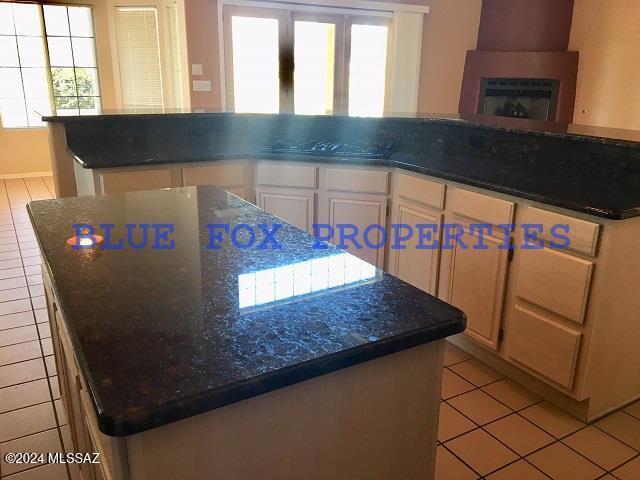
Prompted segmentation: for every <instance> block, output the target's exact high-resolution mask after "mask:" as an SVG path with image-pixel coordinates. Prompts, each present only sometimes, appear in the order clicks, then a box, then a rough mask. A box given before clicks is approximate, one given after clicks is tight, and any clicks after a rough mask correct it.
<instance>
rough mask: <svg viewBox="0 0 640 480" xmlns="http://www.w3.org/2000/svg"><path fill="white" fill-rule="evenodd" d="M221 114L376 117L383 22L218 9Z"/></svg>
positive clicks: (381, 94) (380, 106)
mask: <svg viewBox="0 0 640 480" xmlns="http://www.w3.org/2000/svg"><path fill="white" fill-rule="evenodd" d="M223 22H224V31H225V35H224V42H225V45H224V50H225V83H226V85H225V90H226V105H227V110H230V111H235V112H256V113H278V112H281V113H291V112H295V113H297V114H306V115H325V114H331V113H342V114H346V113H348V114H350V115H361V116H381V115H382V113H383V111H384V100H385V84H386V65H387V44H388V30H389V25H388V19H387V18H384V17H380V18H373V17H372V18H363V17H354V16H347V15H339V14H319V13H315V12H313V13H309V12H295V11H289V10H279V9H266V8H265V9H259V8H249V7H246V8H245V7H225V8H224V16H223Z"/></svg>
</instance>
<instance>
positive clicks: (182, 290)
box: [28, 187, 465, 436]
mask: <svg viewBox="0 0 640 480" xmlns="http://www.w3.org/2000/svg"><path fill="white" fill-rule="evenodd" d="M28 212H29V215H30V218H31V220H32V223H33V224H34V230H35V233H36V236H37V239H38V242H39V245H40V248H41V251H42V255H43V265H44V268H46V269H47V270H48V272H49V274H50V275H51V277H52V279H53V289H54V291H55V293H56V296H57V298H58V302H59V307H60V310H61V312H62V314H63V316H64V319H65V322H66V326H67V329H68V331H69V334H70V337H71V342H72V345H73V348H74V350H75V353H76V356H77V359H78V362H79V367H80V370H81V372H82V375H83V376H84V378H85V380H86V383H87V385H88V388H89V390H90V392H89V393H90V397H91V400H92V402H93V405H94V407H95V410H96V414H97V418H98V424H99V428H100V429H101V431H102V432H103V433H105V434H107V435H112V436H124V435H131V434H134V433H137V432H140V431H144V430H147V429H150V428H153V427H156V426H160V425H163V424H167V423H170V422H174V421H177V420H180V419H183V418H186V417H189V416H193V415H196V414H198V413H202V412H205V411H208V410H211V409H214V408H218V407H222V406H224V405H227V404H230V403H234V402H237V401H240V400H243V399H246V398H250V397H253V396H257V395H260V394H264V393H266V392H269V391H271V390H274V389H277V388H281V387H284V386H287V385H291V384H294V383H297V382H300V381H303V380H306V379H310V378H313V377H316V376H319V375H323V374H325V373H328V372H331V371H335V370H339V369H343V368H346V367H349V366H351V365H355V364H357V363H360V362H364V361H368V360H372V359H375V358H378V357H381V356H384V355H388V354H391V353H394V352H398V351H401V350H404V349H408V348H411V347H413V346H417V345H420V344H424V343H427V342H430V341H434V340H436V339H440V338H443V337H446V336H449V335H453V334H456V333H459V332H461V331H462V330H464V326H465V316H464V314H463V313H462V312H461V311H460V310H458V309H457V308H455V307H452V306H450V305H448V304H446V303H444V302H442V301H441V300H439V299H437V298H435V297H432V296H430V295H428V294H426V293H424V292H422V291H420V290H418V289H416V288H414V287H412V286H410V285H408V284H406V283H404V282H402V281H400V280H398V279H396V278H395V277H393V276H391V275H388V274H385V273H383V272H381V271H379V270H377V269H376V268H375V267H373V266H372V265H369V264H367V263H365V262H362V261H360V260H358V259H357V258H355V257H353V256H352V255H349V254H348V253H345V252H344V251H342V250H339V249H336V248H335V247H333V246H329V245H326V248H323V249H317V248H312V247H313V244H314V242H315V239H314V238H313V237H312V236H310V235H308V234H307V233H305V232H303V231H301V230H298V229H297V228H295V227H293V226H291V225H288V224H284V223H283V222H282V221H281V220H279V219H278V218H277V217H274V216H272V215H270V214H268V213H266V212H264V211H262V210H260V209H258V208H257V207H255V206H253V205H251V204H249V203H247V202H245V201H243V200H241V199H240V198H238V197H235V196H234V195H232V194H230V193H227V192H225V191H223V190H220V189H217V188H215V187H185V188H176V189H165V190H156V191H145V192H131V193H127V194H123V195H111V196H103V197H76V198H67V199H60V200H43V201H35V202H31V203H30V204H29V206H28ZM75 223H88V224H92V225H96V226H97V225H99V224H104V223H111V224H114V225H116V227H115V229H114V237H113V238H114V239H117V238H125V239H126V234H125V227H124V224H125V223H130V224H140V223H151V224H173V225H175V227H174V228H175V233H174V234H173V235H171V238H172V239H173V240H174V242H175V248H173V249H164V250H160V249H153V248H151V245H148V246H146V247H144V248H142V249H139V250H136V249H133V248H130V247H127V246H126V245H125V247H124V248H123V249H113V250H105V249H100V248H91V249H86V250H75V249H73V248H72V247H71V246H69V245H67V244H66V240H67V239H68V238H70V237H72V236H73V235H74V233H75V231H74V229H73V228H72V224H75ZM212 223H227V224H231V225H232V226H233V225H238V224H247V225H249V226H257V225H259V224H265V225H273V224H276V223H277V224H283V226H282V227H281V230H280V231H278V233H277V240H278V242H279V243H280V244H281V246H282V248H281V249H270V248H267V249H264V250H259V249H246V250H243V249H239V248H237V247H236V246H234V245H232V244H231V242H230V241H229V239H228V238H226V237H225V239H224V240H223V241H222V242H221V243H220V248H219V249H209V248H207V245H208V243H209V240H210V235H209V231H208V229H207V227H206V225H208V224H212ZM96 233H98V234H103V233H104V232H103V230H101V229H100V228H96ZM136 238H137V240H140V238H139V237H136ZM243 238H244V239H245V240H246V237H243ZM261 238H263V236H262V235H261V234H260V233H258V235H257V237H256V243H257V242H259V241H260V240H261Z"/></svg>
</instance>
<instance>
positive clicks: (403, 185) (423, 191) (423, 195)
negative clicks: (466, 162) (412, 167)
mask: <svg viewBox="0 0 640 480" xmlns="http://www.w3.org/2000/svg"><path fill="white" fill-rule="evenodd" d="M396 189H397V190H396V193H397V194H398V195H400V196H401V197H404V198H408V199H409V200H413V201H415V202H419V203H423V204H425V205H429V206H430V207H434V208H438V209H440V210H442V209H443V208H444V194H445V189H446V187H445V185H442V184H441V183H436V182H432V181H430V180H425V179H422V178H418V177H412V176H410V175H403V174H400V175H398V181H397V183H396Z"/></svg>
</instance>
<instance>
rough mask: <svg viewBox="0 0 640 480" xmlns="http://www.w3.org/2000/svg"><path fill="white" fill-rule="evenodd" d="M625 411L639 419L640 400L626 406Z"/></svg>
mask: <svg viewBox="0 0 640 480" xmlns="http://www.w3.org/2000/svg"><path fill="white" fill-rule="evenodd" d="M624 411H625V412H627V413H628V414H629V415H633V416H634V417H636V418H637V419H640V400H638V401H637V402H635V403H632V404H631V405H629V406H628V407H626V408H625V409H624Z"/></svg>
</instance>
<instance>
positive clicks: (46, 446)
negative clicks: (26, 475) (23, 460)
mask: <svg viewBox="0 0 640 480" xmlns="http://www.w3.org/2000/svg"><path fill="white" fill-rule="evenodd" d="M61 451H62V445H61V443H60V436H59V434H58V429H57V428H54V429H51V430H47V431H45V432H40V433H36V434H34V435H29V436H26V437H22V438H19V439H17V440H11V441H9V442H5V443H0V454H1V455H0V458H1V459H2V467H1V471H2V474H3V475H11V474H13V473H17V472H21V471H23V470H28V469H30V468H34V467H37V466H38V465H34V464H16V463H5V461H4V455H5V454H6V453H8V452H11V453H16V452H29V453H37V454H44V456H45V458H46V456H47V454H48V453H54V452H61Z"/></svg>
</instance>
